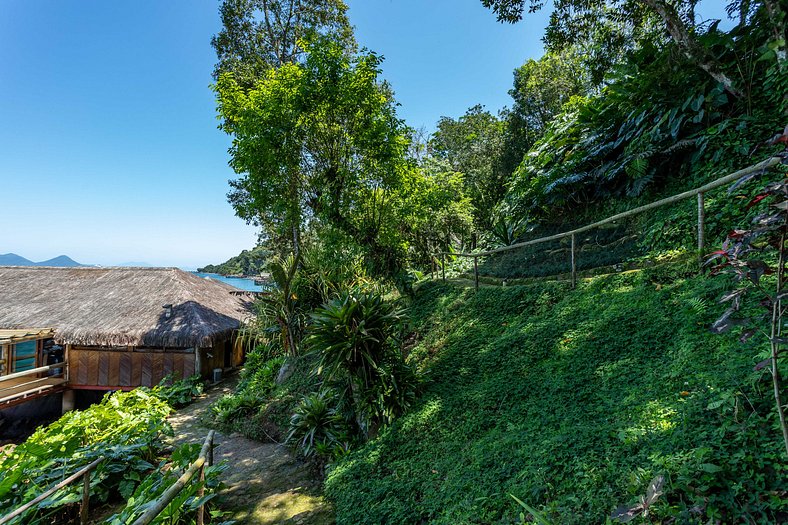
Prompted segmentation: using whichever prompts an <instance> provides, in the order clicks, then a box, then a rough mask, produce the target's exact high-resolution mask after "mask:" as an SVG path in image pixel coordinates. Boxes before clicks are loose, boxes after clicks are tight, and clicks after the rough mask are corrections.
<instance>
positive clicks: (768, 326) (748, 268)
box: [707, 179, 788, 455]
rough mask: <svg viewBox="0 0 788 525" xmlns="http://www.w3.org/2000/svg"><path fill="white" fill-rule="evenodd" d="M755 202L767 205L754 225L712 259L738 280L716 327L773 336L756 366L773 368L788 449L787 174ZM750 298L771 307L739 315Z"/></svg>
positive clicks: (717, 267)
mask: <svg viewBox="0 0 788 525" xmlns="http://www.w3.org/2000/svg"><path fill="white" fill-rule="evenodd" d="M756 205H761V206H763V205H766V206H767V209H766V210H765V211H764V212H763V213H761V214H759V215H758V216H756V217H755V219H754V220H753V227H752V228H751V229H749V230H733V231H732V232H730V233H729V234H728V238H727V239H726V241H725V243H724V244H723V246H722V249H721V250H719V251H716V252H714V253H713V254H712V257H711V259H709V261H708V262H707V264H710V263H712V262H716V263H717V264H716V265H715V266H714V267H713V269H712V273H713V274H720V273H727V274H732V275H733V276H734V278H735V279H736V281H737V282H738V283H739V286H738V287H737V288H736V289H735V290H733V291H731V292H728V293H727V294H725V295H724V296H723V297H722V299H721V301H720V302H723V303H728V304H729V307H728V309H727V310H726V311H725V313H723V314H722V316H721V317H720V318H719V319H718V320H717V321H716V322H715V323H714V324H713V325H712V327H711V330H712V332H714V333H718V334H719V333H723V332H727V331H729V330H730V329H731V328H733V327H734V326H742V327H743V330H742V335H741V338H740V339H741V340H742V342H743V341H746V340H747V339H749V338H751V337H753V336H756V335H757V334H759V333H760V334H762V335H764V336H765V337H766V338H767V340H768V341H769V356H768V357H767V358H766V359H764V360H762V361H760V362H759V363H758V364H756V365H755V370H761V369H764V368H768V369H769V371H770V372H771V378H772V386H773V390H774V401H775V408H776V410H777V415H778V418H779V425H780V429H781V431H782V435H783V440H784V441H785V450H786V455H788V425H787V424H786V419H785V409H784V407H783V401H782V396H781V391H782V384H781V375H780V363H779V356H780V355H781V354H783V353H785V351H786V349H785V344H786V343H788V337H786V336H785V335H784V334H783V318H784V317H785V314H786V310H788V289H786V284H788V278H787V277H786V262H788V248H786V240H787V238H788V179H783V180H781V181H777V182H772V183H771V184H768V185H767V186H766V187H765V188H764V190H763V191H762V192H761V193H759V194H758V195H756V196H755V198H753V199H752V200H751V201H750V203H749V204H748V208H752V207H754V206H756ZM764 276H768V277H766V278H764ZM745 298H750V299H754V300H759V304H760V306H762V307H763V308H764V309H765V310H766V312H762V314H761V315H755V316H751V317H745V316H740V315H738V314H739V313H741V312H742V306H743V305H744V300H745Z"/></svg>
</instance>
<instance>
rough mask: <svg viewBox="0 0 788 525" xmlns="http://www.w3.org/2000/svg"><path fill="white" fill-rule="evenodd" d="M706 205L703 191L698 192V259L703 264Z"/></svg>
mask: <svg viewBox="0 0 788 525" xmlns="http://www.w3.org/2000/svg"><path fill="white" fill-rule="evenodd" d="M705 222H706V207H705V206H704V200H703V192H700V193H698V259H699V262H700V264H701V265H703V247H704V244H705V238H704V237H705V232H704V230H705V228H704V223H705Z"/></svg>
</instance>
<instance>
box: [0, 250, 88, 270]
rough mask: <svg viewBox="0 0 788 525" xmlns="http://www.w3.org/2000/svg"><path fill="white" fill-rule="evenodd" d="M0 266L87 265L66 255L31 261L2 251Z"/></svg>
mask: <svg viewBox="0 0 788 525" xmlns="http://www.w3.org/2000/svg"><path fill="white" fill-rule="evenodd" d="M0 266H64V267H70V266H74V267H77V266H89V265H87V264H81V263H78V262H77V261H75V260H74V259H72V258H71V257H69V256H67V255H59V256H57V257H53V258H52V259H47V260H46V261H40V262H33V261H31V260H30V259H26V258H25V257H22V256H21V255H17V254H15V253H2V254H0Z"/></svg>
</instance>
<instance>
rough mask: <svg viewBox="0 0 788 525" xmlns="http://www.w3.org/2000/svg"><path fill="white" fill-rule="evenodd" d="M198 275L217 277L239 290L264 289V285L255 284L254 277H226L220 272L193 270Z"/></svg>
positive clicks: (255, 290)
mask: <svg viewBox="0 0 788 525" xmlns="http://www.w3.org/2000/svg"><path fill="white" fill-rule="evenodd" d="M192 273H194V275H196V276H197V277H204V278H209V279H216V280H217V281H221V282H223V283H227V284H229V285H230V286H234V287H235V288H238V289H239V290H246V291H247V292H260V291H262V290H263V287H262V286H258V285H256V284H254V281H253V280H252V279H244V278H242V277H225V276H224V275H219V274H218V273H205V272H192Z"/></svg>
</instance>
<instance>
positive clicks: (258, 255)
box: [197, 246, 271, 277]
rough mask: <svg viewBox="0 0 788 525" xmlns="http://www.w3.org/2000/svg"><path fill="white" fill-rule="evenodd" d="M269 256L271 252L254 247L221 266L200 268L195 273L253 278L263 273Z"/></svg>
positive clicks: (263, 248) (211, 265)
mask: <svg viewBox="0 0 788 525" xmlns="http://www.w3.org/2000/svg"><path fill="white" fill-rule="evenodd" d="M270 256H271V252H270V251H269V250H268V249H267V248H265V247H263V246H256V247H254V248H252V249H251V250H243V251H242V252H241V253H239V254H238V255H236V256H235V257H231V258H230V259H228V260H227V261H225V262H223V263H221V264H209V265H207V266H204V267H202V268H197V271H198V272H203V273H218V274H219V275H234V276H250V277H254V276H258V275H260V274H261V273H263V272H264V271H265V269H266V266H267V264H268V259H269V258H270Z"/></svg>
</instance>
